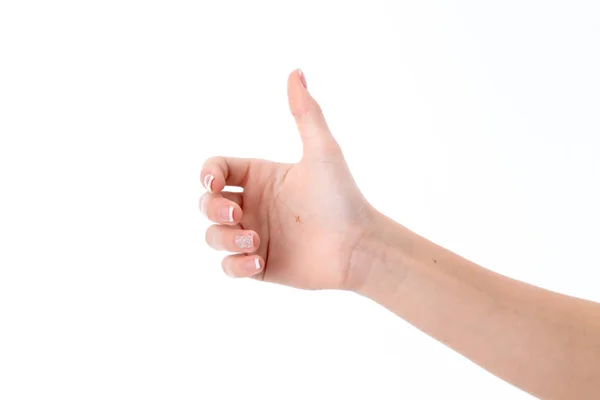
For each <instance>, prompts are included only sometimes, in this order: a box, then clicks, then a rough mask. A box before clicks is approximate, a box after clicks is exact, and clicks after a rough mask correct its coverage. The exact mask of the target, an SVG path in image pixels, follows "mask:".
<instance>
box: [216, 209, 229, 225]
mask: <svg viewBox="0 0 600 400" xmlns="http://www.w3.org/2000/svg"><path fill="white" fill-rule="evenodd" d="M217 215H218V216H219V218H220V219H221V221H225V222H233V206H229V207H221V208H219V211H218V212H217Z"/></svg>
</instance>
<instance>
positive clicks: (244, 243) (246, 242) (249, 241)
mask: <svg viewBox="0 0 600 400" xmlns="http://www.w3.org/2000/svg"><path fill="white" fill-rule="evenodd" d="M235 244H236V245H237V246H238V247H239V248H240V249H251V248H253V247H254V240H253V238H252V234H251V233H245V234H243V235H239V236H236V238H235Z"/></svg>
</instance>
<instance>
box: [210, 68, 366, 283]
mask: <svg viewBox="0 0 600 400" xmlns="http://www.w3.org/2000/svg"><path fill="white" fill-rule="evenodd" d="M288 100H289V106H290V110H291V112H292V114H293V116H294V118H295V120H296V123H297V126H298V130H299V132H300V135H301V137H302V142H303V156H302V159H301V160H300V162H298V163H297V164H282V163H275V162H271V161H265V160H258V159H240V158H228V157H214V158H210V159H209V160H207V161H206V162H205V164H204V166H203V168H202V172H201V181H202V182H203V184H204V186H205V187H206V189H207V190H208V193H206V194H204V195H203V196H202V198H201V199H200V204H201V206H200V208H201V209H202V211H203V212H204V213H205V214H206V215H207V216H208V218H209V219H210V220H211V221H213V222H216V223H217V225H213V226H211V227H209V228H208V229H207V231H206V241H207V242H208V244H209V245H210V246H211V247H213V248H215V249H218V250H226V251H229V252H233V253H241V254H235V255H229V256H226V257H225V258H224V259H223V263H222V266H223V270H224V271H225V272H226V273H227V274H228V275H230V276H232V277H254V278H258V279H261V280H265V281H269V282H276V283H280V284H285V285H289V286H294V287H299V288H305V289H333V288H336V289H351V288H353V287H354V286H355V285H356V284H357V282H354V280H355V276H356V274H355V273H354V271H352V269H353V267H352V266H351V264H352V258H353V251H354V249H355V247H356V245H357V244H358V242H359V241H360V240H361V238H362V236H363V235H364V234H365V231H366V229H367V227H368V225H369V223H370V222H369V221H370V220H371V215H372V214H373V209H372V208H371V206H370V205H369V204H368V203H367V201H366V200H365V199H364V197H363V196H362V194H361V193H360V191H359V189H358V188H357V186H356V184H355V182H354V180H353V178H352V175H351V174H350V171H349V170H348V167H347V165H346V162H345V161H344V157H343V155H342V152H341V149H340V147H339V145H338V144H337V142H336V141H335V139H334V138H333V136H332V135H331V133H330V131H329V128H328V126H327V123H326V121H325V118H324V116H323V114H322V112H321V109H320V107H319V105H318V104H317V102H316V101H315V100H314V99H313V98H312V96H311V95H310V94H309V92H308V91H307V90H306V80H305V78H304V75H303V74H302V72H301V71H300V70H296V71H294V72H292V73H291V74H290V76H289V78H288ZM225 186H241V187H242V188H243V192H242V193H236V192H227V191H223V189H224V188H225Z"/></svg>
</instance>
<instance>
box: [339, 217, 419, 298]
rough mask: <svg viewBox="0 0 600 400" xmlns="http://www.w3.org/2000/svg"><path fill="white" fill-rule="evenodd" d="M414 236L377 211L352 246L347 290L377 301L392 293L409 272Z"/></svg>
mask: <svg viewBox="0 0 600 400" xmlns="http://www.w3.org/2000/svg"><path fill="white" fill-rule="evenodd" d="M415 238H416V235H415V234H414V233H413V232H411V231H410V230H408V229H407V228H405V227H404V226H402V225H400V224H398V223H396V222H395V221H393V220H391V219H390V218H388V217H386V216H385V215H383V214H381V213H380V212H378V211H375V210H374V212H373V217H372V218H371V219H370V221H369V224H368V226H366V227H365V230H364V233H363V235H362V237H361V239H360V240H359V241H358V242H357V245H356V246H355V248H354V250H353V253H352V257H351V261H350V267H349V279H348V283H349V285H348V286H349V287H348V289H349V290H352V291H354V292H356V293H358V294H360V295H363V296H366V297H369V298H371V299H373V300H376V301H377V297H378V296H379V295H383V294H386V293H388V294H389V293H390V292H395V291H396V290H397V287H398V285H400V284H401V283H402V281H403V280H404V277H405V276H406V274H407V272H408V268H409V265H410V264H412V263H410V262H409V253H410V252H409V251H408V249H409V248H410V247H411V246H413V244H411V243H413V242H414V240H415Z"/></svg>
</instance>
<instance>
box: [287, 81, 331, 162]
mask: <svg viewBox="0 0 600 400" xmlns="http://www.w3.org/2000/svg"><path fill="white" fill-rule="evenodd" d="M287 91H288V102H289V105H290V111H291V112H292V115H293V116H294V119H295V120H296V124H297V125H298V131H300V136H301V137H302V144H303V147H304V157H309V158H334V157H337V156H340V155H341V150H340V148H339V146H338V144H337V142H336V141H335V139H334V138H333V136H332V135H331V132H330V131H329V127H328V126H327V122H326V121H325V117H324V116H323V112H322V111H321V107H319V104H318V103H317V102H316V101H315V99H313V97H312V96H311V95H310V93H308V91H307V90H306V78H305V77H304V74H303V73H302V71H301V70H300V69H297V70H295V71H293V72H292V73H291V74H290V76H289V77H288V86H287Z"/></svg>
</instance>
